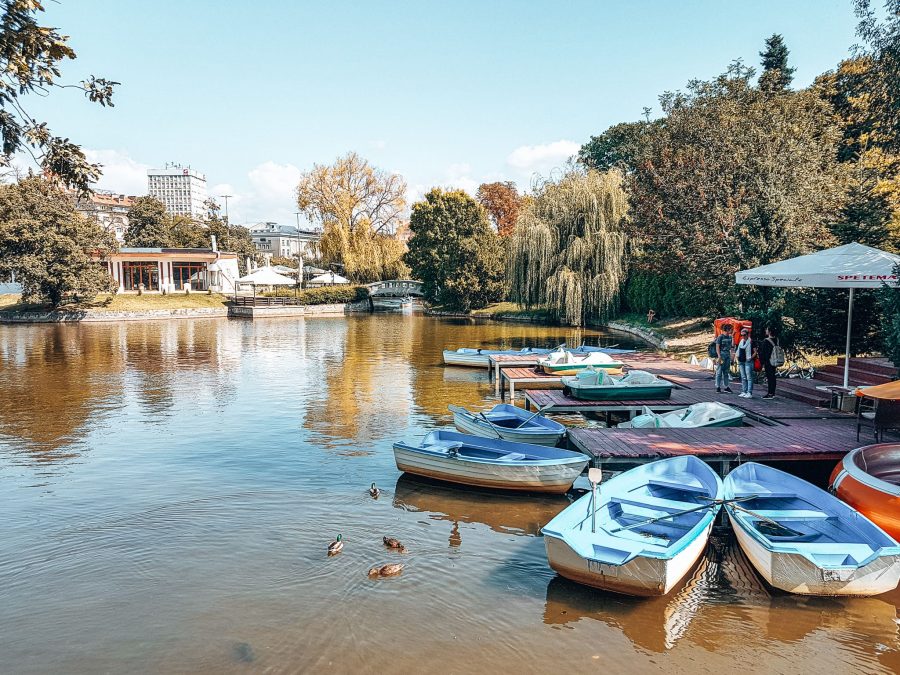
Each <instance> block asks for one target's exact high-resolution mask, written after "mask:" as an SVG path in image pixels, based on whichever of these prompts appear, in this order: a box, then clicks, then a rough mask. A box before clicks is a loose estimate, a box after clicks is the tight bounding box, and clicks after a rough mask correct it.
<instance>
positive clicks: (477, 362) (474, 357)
mask: <svg viewBox="0 0 900 675" xmlns="http://www.w3.org/2000/svg"><path fill="white" fill-rule="evenodd" d="M444 363H445V364H446V365H448V366H468V367H470V368H487V367H488V363H489V361H488V357H487V355H486V354H460V353H458V352H444Z"/></svg>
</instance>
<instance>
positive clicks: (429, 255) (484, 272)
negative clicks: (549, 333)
mask: <svg viewBox="0 0 900 675" xmlns="http://www.w3.org/2000/svg"><path fill="white" fill-rule="evenodd" d="M409 226H410V230H412V238H411V239H410V241H409V251H408V252H407V253H406V256H405V260H406V263H407V264H408V265H409V267H410V269H411V270H412V273H413V275H414V276H415V278H417V279H420V280H421V281H422V282H423V287H422V291H423V293H424V294H425V298H426V299H427V300H428V301H429V302H432V303H437V304H440V305H443V306H444V307H447V308H448V309H452V310H460V311H469V310H472V309H479V308H481V307H486V306H487V305H489V304H490V303H492V302H497V301H498V300H500V299H502V297H503V291H504V283H503V282H504V274H503V259H504V254H503V245H502V243H501V241H500V239H499V237H498V235H497V234H496V232H494V230H493V229H491V226H490V224H489V223H488V220H487V214H486V213H485V211H484V209H483V208H482V207H481V205H480V204H478V202H476V201H475V200H474V199H472V198H471V197H470V196H469V195H468V194H466V193H465V192H463V191H462V190H454V191H449V192H445V191H444V190H441V189H438V188H435V189H433V190H431V191H430V192H429V193H428V194H427V195H425V199H424V200H422V201H420V202H416V203H415V204H413V208H412V216H411V217H410V221H409Z"/></svg>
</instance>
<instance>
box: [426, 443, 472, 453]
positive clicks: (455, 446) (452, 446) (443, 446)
mask: <svg viewBox="0 0 900 675" xmlns="http://www.w3.org/2000/svg"><path fill="white" fill-rule="evenodd" d="M463 445H464V444H463V443H461V442H460V441H435V442H434V443H429V444H428V445H426V446H425V447H426V448H428V449H431V450H444V451H445V452H449V451H450V450H459V449H460V448H461V447H463Z"/></svg>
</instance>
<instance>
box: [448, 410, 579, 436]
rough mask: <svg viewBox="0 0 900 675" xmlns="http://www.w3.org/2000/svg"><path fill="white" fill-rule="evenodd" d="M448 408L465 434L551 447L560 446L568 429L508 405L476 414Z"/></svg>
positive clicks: (454, 420) (457, 425)
mask: <svg viewBox="0 0 900 675" xmlns="http://www.w3.org/2000/svg"><path fill="white" fill-rule="evenodd" d="M448 407H449V409H450V411H451V412H452V413H453V423H454V424H455V425H456V428H457V429H459V430H460V431H461V432H462V433H464V434H472V435H474V436H483V437H484V438H502V439H503V440H505V441H513V442H515V443H534V444H535V445H549V446H555V445H557V444H558V443H559V442H560V441H561V440H562V439H563V437H565V435H566V428H565V427H564V426H563V425H562V424H560V423H559V422H554V421H553V420H550V419H547V418H546V417H544V416H543V415H538V414H535V413H533V412H528V411H526V410H523V409H522V408H518V407H516V406H514V405H509V404H507V403H501V404H500V405H496V406H494V407H493V408H492V409H491V410H490V411H488V412H485V413H473V412H470V411H468V410H466V409H465V408H460V407H459V406H455V405H451V406H448Z"/></svg>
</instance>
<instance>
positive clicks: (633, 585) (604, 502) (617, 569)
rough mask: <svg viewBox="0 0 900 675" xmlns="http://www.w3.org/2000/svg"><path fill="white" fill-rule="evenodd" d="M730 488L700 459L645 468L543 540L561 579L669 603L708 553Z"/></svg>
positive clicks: (565, 517)
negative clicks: (661, 598)
mask: <svg viewBox="0 0 900 675" xmlns="http://www.w3.org/2000/svg"><path fill="white" fill-rule="evenodd" d="M721 495H722V481H721V480H720V479H719V477H718V476H717V475H716V474H715V472H714V471H713V470H712V469H711V468H710V467H709V466H708V465H707V464H705V463H704V462H702V461H701V460H699V459H697V458H696V457H694V456H692V455H685V456H682V457H672V458H669V459H663V460H659V461H657V462H651V463H650V464H644V465H642V466H638V467H636V468H634V469H631V470H630V471H626V472H625V473H622V474H619V475H618V476H616V477H615V478H613V479H612V480H610V481H609V482H608V483H603V484H602V485H601V486H600V488H599V491H598V494H597V505H596V508H594V507H593V503H592V495H591V494H587V495H585V496H584V497H582V498H581V499H579V500H578V501H576V502H575V503H573V504H572V505H571V506H569V507H568V508H566V509H565V510H564V511H563V512H562V513H560V514H559V515H558V516H556V518H554V519H553V520H551V521H550V522H549V523H547V524H546V525H545V526H544V527H543V529H542V530H541V532H542V533H543V535H544V544H545V546H546V548H547V559H548V561H549V562H550V567H552V568H553V569H554V570H555V571H556V572H557V573H558V574H559V575H560V576H563V577H566V578H568V579H571V580H572V581H576V582H578V583H581V584H585V585H586V586H593V587H594V588H601V589H603V590H607V591H614V592H616V593H623V594H626V595H636V596H651V595H665V594H666V593H668V592H669V591H670V590H672V588H673V587H674V586H676V585H677V584H678V582H679V581H681V580H682V579H683V578H684V576H685V575H686V574H687V573H688V572H689V571H690V569H691V568H692V567H693V566H694V563H696V562H697V560H698V559H699V558H700V556H701V555H702V553H703V551H704V549H705V548H706V543H707V540H708V539H709V533H710V531H711V530H712V526H713V521H714V520H715V517H716V514H717V513H718V510H719V508H720V504H719V500H721Z"/></svg>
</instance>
